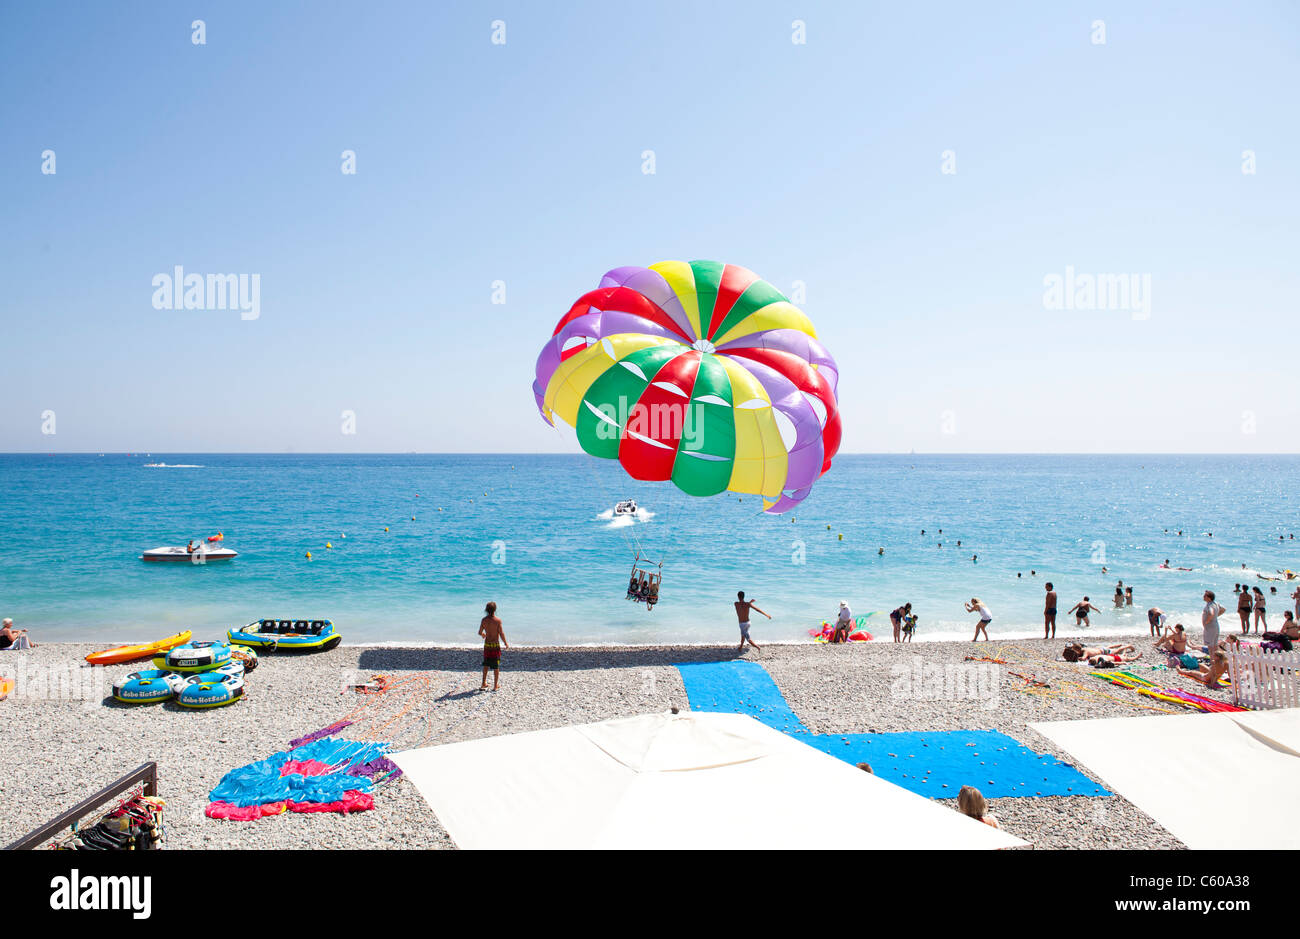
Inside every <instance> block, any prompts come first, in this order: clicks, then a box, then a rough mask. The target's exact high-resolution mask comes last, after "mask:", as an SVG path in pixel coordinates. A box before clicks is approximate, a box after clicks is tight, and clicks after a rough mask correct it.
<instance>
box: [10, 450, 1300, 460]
mask: <svg viewBox="0 0 1300 939" xmlns="http://www.w3.org/2000/svg"><path fill="white" fill-rule="evenodd" d="M0 456H561V457H567V456H575V457H576V456H590V454H588V453H586V452H585V451H582V450H578V451H574V452H567V453H566V452H557V451H553V450H364V451H354V450H0ZM847 456H903V457H906V456H1243V457H1248V456H1261V457H1263V456H1300V451H1270V452H1267V453H1254V452H1252V453H1245V452H1241V451H1227V450H1224V451H1204V450H1199V451H1198V450H1146V451H1140V450H1097V451H1091V452H1087V451H1078V450H929V451H917V450H912V451H902V450H859V451H855V452H841V453H837V454H836V455H835V459H838V458H840V457H847ZM593 459H600V458H598V457H593Z"/></svg>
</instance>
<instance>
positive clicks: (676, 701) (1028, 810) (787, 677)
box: [0, 636, 1227, 849]
mask: <svg viewBox="0 0 1300 939" xmlns="http://www.w3.org/2000/svg"><path fill="white" fill-rule="evenodd" d="M756 638H758V639H759V640H760V641H761V636H756ZM1063 644H1064V643H1063V642H1062V641H1060V640H1054V641H1050V642H1046V641H1043V640H1018V641H1016V642H1014V643H998V642H996V641H994V642H987V643H986V642H980V643H978V644H973V643H968V642H967V643H959V642H916V643H911V644H898V645H896V644H892V643H889V642H885V643H881V642H878V641H877V642H870V643H853V644H849V645H841V646H828V645H822V644H815V643H800V644H786V645H781V644H772V645H764V646H763V648H762V649H761V650H754V649H750V650H747V651H746V652H745V653H744V654H743V655H738V654H737V652H736V648H735V646H730V645H728V646H612V647H567V648H564V647H513V648H511V649H510V650H508V651H507V652H506V653H505V659H504V667H503V669H502V673H501V689H500V690H499V691H497V692H490V691H489V692H482V691H479V690H478V686H479V680H480V672H479V669H478V665H479V656H478V651H477V650H476V649H471V648H464V647H456V648H452V647H421V648H406V647H400V648H399V647H387V646H342V647H340V648H337V649H335V650H333V651H331V652H328V653H322V654H316V655H309V656H299V657H290V656H285V655H267V656H263V657H262V660H261V662H260V664H259V666H258V668H257V669H256V670H255V671H253V672H251V673H250V674H249V675H248V677H247V693H246V696H245V697H244V699H243V700H241V701H239V702H238V703H236V704H233V705H230V706H227V707H223V708H216V709H212V710H207V711H189V710H185V709H183V708H180V707H178V706H175V705H174V704H170V703H168V704H162V705H150V706H146V705H125V704H119V703H118V702H116V701H114V700H113V699H112V698H111V696H109V687H108V685H109V682H110V681H111V680H112V679H114V678H119V677H121V676H122V675H124V674H125V673H126V672H128V671H131V670H133V669H135V668H146V667H148V664H147V663H138V664H136V665H134V666H116V667H113V668H108V669H103V670H98V675H97V676H95V678H94V679H93V682H98V681H100V680H102V682H103V686H102V688H100V689H99V693H98V694H95V693H93V692H90V691H87V692H86V693H83V694H81V695H80V697H79V698H77V699H69V698H68V697H67V696H66V695H59V694H51V693H49V692H48V691H46V692H44V693H24V691H23V683H24V677H23V676H24V675H26V676H29V677H28V678H27V679H26V680H27V681H28V682H29V683H30V682H34V681H35V679H34V678H32V677H30V676H41V675H44V676H59V675H67V674H69V673H72V672H76V673H77V674H78V675H79V676H80V678H81V679H82V681H81V684H83V685H89V684H90V683H91V682H87V681H85V680H84V679H85V673H86V670H84V669H81V668H80V666H81V665H82V664H83V658H84V656H85V655H86V654H87V653H88V652H91V651H94V649H95V648H96V647H92V646H90V645H85V644H72V643H47V644H42V645H40V646H39V648H37V649H34V650H31V651H28V652H21V653H11V654H6V656H5V657H4V658H3V659H0V667H3V668H4V672H3V673H4V674H6V675H10V676H13V675H15V674H17V675H18V678H19V687H18V689H17V690H16V691H15V693H14V694H13V695H11V697H10V698H9V700H6V701H3V702H0V726H2V727H3V730H2V731H0V762H2V763H3V765H4V766H5V767H6V771H5V773H4V774H3V776H2V777H0V844H7V843H9V842H10V841H12V840H14V839H15V838H17V837H19V836H21V835H22V834H24V833H25V832H27V831H29V830H31V829H33V828H35V827H37V826H38V825H40V824H41V823H43V822H45V821H46V820H48V819H50V818H52V817H54V816H55V815H57V814H58V813H59V812H60V811H62V810H64V809H66V808H69V807H71V806H72V805H73V804H75V803H76V802H78V801H79V800H80V799H82V798H84V797H85V796H86V795H89V794H90V793H91V792H93V791H95V790H97V789H99V788H101V787H102V786H104V785H106V784H107V783H109V782H111V781H112V780H114V779H116V778H118V777H119V776H122V775H124V774H125V773H127V772H129V771H130V770H132V769H134V768H135V767H136V766H138V765H139V764H141V763H144V762H146V761H150V760H154V761H157V763H158V772H159V785H160V795H161V796H162V797H163V798H164V799H166V801H167V813H166V827H167V831H166V847H168V848H171V849H186V848H188V849H193V848H199V849H230V848H247V849H261V848H296V849H356V848H411V849H422V848H453V847H455V845H454V844H453V842H452V841H451V839H450V837H449V836H448V835H447V833H446V832H445V831H444V830H443V828H442V826H441V825H440V824H439V822H438V820H437V818H436V817H435V816H434V815H433V813H432V812H431V811H430V810H429V809H428V807H427V806H426V805H425V803H424V801H423V799H422V798H421V796H420V794H419V793H418V792H417V791H416V789H415V787H414V786H413V785H412V784H410V783H409V782H407V781H406V780H404V779H397V780H394V781H393V782H391V783H389V784H386V785H384V786H382V787H381V788H380V789H379V790H378V792H377V793H376V796H375V808H374V809H373V810H371V811H365V812H358V813H353V814H350V815H347V816H342V815H336V814H330V813H319V814H286V815H281V816H275V817H270V818H265V819H262V820H260V821H257V822H229V821H218V820H214V819H210V818H207V817H205V815H204V809H205V808H206V807H207V804H208V792H209V791H210V790H211V789H212V787H213V786H215V785H216V784H217V782H218V781H219V780H220V779H221V777H222V776H223V775H224V774H225V773H227V772H228V771H230V770H231V769H233V768H235V767H238V766H242V765H244V764H246V763H249V762H252V761H255V760H261V759H264V758H266V757H267V756H269V755H271V754H272V753H274V752H275V751H277V750H283V749H285V748H286V747H287V745H288V742H289V741H290V740H292V739H295V738H298V737H301V736H303V735H305V734H308V733H311V732H313V731H315V730H318V729H320V728H323V727H325V726H327V725H330V724H332V723H334V722H335V721H338V720H340V719H342V718H345V717H349V716H351V717H352V718H353V719H355V720H356V724H355V725H354V726H353V727H352V728H349V730H347V731H345V732H344V733H343V734H342V736H344V737H348V736H350V735H353V736H357V737H368V739H385V740H388V739H391V740H392V742H393V743H394V749H395V750H401V749H409V748H413V747H417V746H431V745H436V744H440V743H452V742H456V741H461V740H471V739H476V738H480V737H488V736H494V735H498V734H512V733H520V732H525V731H532V730H543V729H549V728H554V727H561V726H565V725H568V724H578V723H587V722H593V721H600V720H605V719H609V718H615V717H626V716H632V715H636V714H644V713H649V712H655V711H663V710H666V709H668V708H670V707H677V708H680V709H682V710H687V709H689V703H688V701H687V696H686V692H685V688H684V686H683V683H682V679H681V675H680V673H679V672H678V671H677V669H676V668H675V667H674V665H675V664H676V663H685V662H717V661H731V660H734V659H737V658H744V659H747V660H750V661H755V662H758V663H760V664H762V665H763V667H764V668H765V669H766V670H767V672H768V673H769V674H770V675H771V677H772V678H773V680H774V681H775V683H776V684H777V686H778V687H779V689H780V691H781V692H782V693H783V694H784V696H785V698H786V701H787V703H788V704H789V706H790V707H791V708H792V709H793V710H794V712H795V713H796V715H797V716H798V717H799V718H800V719H801V720H802V721H803V723H804V724H805V725H806V726H807V727H808V728H809V729H810V730H811V731H813V732H814V733H820V734H836V733H840V734H844V733H865V732H895V731H922V730H936V731H937V730H958V729H968V730H975V729H992V730H998V731H1001V732H1003V733H1005V734H1008V735H1009V736H1011V737H1014V738H1015V739H1016V740H1018V741H1020V742H1021V743H1023V744H1025V745H1027V746H1029V747H1030V748H1032V749H1033V750H1035V751H1037V752H1040V753H1050V754H1053V755H1055V756H1057V757H1058V758H1060V759H1062V760H1065V761H1067V762H1069V757H1068V756H1067V755H1066V754H1064V753H1061V752H1057V751H1056V750H1054V748H1053V744H1052V743H1051V742H1049V741H1048V740H1046V739H1045V738H1044V737H1042V736H1041V735H1039V734H1037V733H1035V732H1034V731H1033V730H1032V729H1031V728H1030V727H1028V724H1029V723H1030V722H1034V721H1059V720H1078V719H1085V718H1101V717H1124V716H1137V715H1149V714H1152V713H1157V710H1158V709H1152V708H1151V707H1150V706H1149V705H1147V706H1144V705H1143V704H1142V703H1141V702H1144V701H1145V699H1142V698H1140V697H1139V696H1137V695H1136V694H1135V693H1134V692H1132V691H1128V690H1126V689H1122V688H1112V687H1111V686H1109V685H1107V684H1105V683H1103V682H1100V681H1096V680H1095V679H1092V678H1090V677H1089V676H1088V675H1087V674H1086V673H1087V672H1088V671H1090V669H1089V667H1088V666H1086V665H1070V664H1067V663H1065V662H1063V661H1061V660H1060V651H1061V647H1062V646H1063ZM101 647H102V646H101ZM1139 648H1140V649H1143V651H1144V657H1143V662H1144V663H1145V662H1150V663H1160V662H1162V661H1163V657H1162V656H1158V655H1156V654H1154V653H1153V652H1151V651H1150V650H1149V648H1147V644H1139ZM967 656H976V657H990V658H998V659H1002V660H1004V662H1006V663H1011V664H997V663H990V662H983V661H975V662H969V661H967ZM972 665H974V666H978V667H981V668H984V669H986V670H987V672H986V673H985V674H986V676H987V679H986V681H985V684H983V685H981V689H980V694H979V696H978V697H971V696H968V695H962V694H957V695H938V696H928V697H927V696H921V695H918V694H915V693H908V694H900V693H899V690H898V687H897V682H896V680H895V679H896V677H897V676H898V675H899V674H900V669H924V668H938V669H944V668H949V667H952V666H961V667H970V666H972ZM1013 673H1018V674H1013ZM1149 674H1152V675H1154V674H1156V672H1151V673H1149ZM1158 674H1159V676H1160V677H1159V679H1158V680H1160V681H1162V682H1167V684H1168V685H1170V686H1177V687H1183V688H1187V689H1188V690H1196V691H1200V692H1204V688H1202V687H1200V686H1198V685H1196V684H1195V683H1194V682H1190V681H1188V680H1186V679H1183V678H1181V677H1180V676H1178V675H1176V674H1175V673H1174V672H1172V671H1170V670H1163V669H1162V670H1159V672H1158ZM378 675H385V676H388V677H389V679H390V680H392V681H402V682H403V685H402V687H403V688H405V689H407V691H406V693H405V695H404V697H403V698H402V699H401V707H400V708H397V707H394V706H393V702H391V701H385V700H382V699H384V698H385V697H386V696H384V695H362V694H359V693H358V692H356V691H355V690H351V689H348V688H346V686H347V685H349V684H354V683H357V682H366V681H369V680H371V679H372V678H373V677H374V676H378ZM1027 679H1032V680H1033V681H1040V682H1046V684H1047V686H1048V687H1047V688H1043V687H1042V686H1039V685H1034V684H1032V683H1031V681H1029V680H1027ZM46 680H47V682H48V683H50V684H53V682H49V679H48V678H47V679H46ZM96 687H98V685H96ZM28 691H29V692H32V691H39V688H35V686H33V687H29V689H28ZM1210 696H1212V697H1216V698H1220V699H1224V700H1226V699H1227V695H1226V694H1225V693H1224V692H1221V691H1215V692H1210ZM1170 713H1183V714H1185V713H1189V712H1187V711H1184V710H1181V709H1180V710H1178V711H1176V712H1174V711H1171V712H1170ZM1079 769H1080V770H1081V771H1083V772H1084V773H1085V774H1087V770H1086V769H1084V768H1083V767H1079ZM978 782H979V781H978V780H972V784H975V785H978ZM1098 782H1101V781H1100V780H1098ZM954 795H955V793H954ZM945 801H948V800H945ZM949 804H953V805H955V800H951V801H949ZM989 804H990V810H991V811H992V812H993V813H994V814H995V815H996V816H997V817H998V818H999V819H1000V821H1001V824H1002V827H1003V828H1004V829H1005V830H1007V831H1008V832H1010V833H1011V834H1013V835H1016V836H1017V837H1019V838H1021V839H1023V840H1025V841H1026V842H1029V843H1030V844H1032V845H1033V846H1035V847H1038V848H1084V849H1095V848H1126V849H1131V848H1148V849H1168V848H1180V847H1182V845H1181V843H1180V842H1179V841H1178V840H1177V839H1175V838H1174V837H1173V836H1172V835H1170V834H1169V833H1168V832H1166V831H1164V830H1163V829H1162V828H1160V826H1159V825H1157V824H1156V823H1155V822H1154V821H1152V820H1151V819H1150V818H1149V817H1147V816H1146V815H1144V814H1143V813H1141V812H1140V811H1138V810H1137V809H1136V808H1135V807H1134V806H1133V805H1131V804H1130V803H1128V802H1126V801H1125V800H1124V799H1123V798H1121V797H1119V796H1111V797H1104V798H1094V797H1090V796H1065V797H1061V796H1053V797H1043V798H1034V797H1027V798H1005V799H991V800H990V802H989ZM756 808H757V809H759V810H760V811H761V806H759V807H756ZM827 810H828V812H834V811H844V810H851V809H843V808H840V809H837V808H836V807H835V806H833V805H828V807H827ZM864 847H867V846H864Z"/></svg>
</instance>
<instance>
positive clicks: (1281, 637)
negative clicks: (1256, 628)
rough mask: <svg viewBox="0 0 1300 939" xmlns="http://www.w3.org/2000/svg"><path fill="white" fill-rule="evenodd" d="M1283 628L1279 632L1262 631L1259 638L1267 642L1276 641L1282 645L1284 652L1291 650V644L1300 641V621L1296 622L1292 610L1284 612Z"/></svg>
mask: <svg viewBox="0 0 1300 939" xmlns="http://www.w3.org/2000/svg"><path fill="white" fill-rule="evenodd" d="M1282 617H1283V618H1282V628H1281V629H1280V630H1278V631H1277V632H1266V633H1262V634H1261V635H1260V637H1259V638H1261V639H1263V640H1264V641H1265V642H1275V643H1277V644H1278V645H1279V646H1281V647H1282V651H1283V652H1290V651H1291V644H1292V643H1294V642H1300V623H1297V622H1296V619H1295V615H1294V614H1293V613H1292V612H1291V611H1290V610H1285V611H1283V613H1282Z"/></svg>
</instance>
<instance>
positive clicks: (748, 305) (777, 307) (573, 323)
mask: <svg viewBox="0 0 1300 939" xmlns="http://www.w3.org/2000/svg"><path fill="white" fill-rule="evenodd" d="M838 381H839V372H838V369H837V368H836V365H835V360H834V359H833V358H831V355H830V353H829V352H827V351H826V349H825V347H823V346H822V344H821V343H820V342H818V341H817V333H816V331H815V330H814V329H813V325H812V323H811V322H809V320H808V317H806V316H805V315H804V314H803V312H802V311H801V310H800V309H799V308H798V307H796V306H795V305H794V304H792V303H791V302H790V301H789V300H787V299H786V297H785V296H784V295H783V294H782V293H781V292H780V291H779V290H777V289H776V288H775V287H773V286H772V285H771V284H769V283H767V282H766V281H764V280H760V279H759V277H758V275H756V274H754V273H753V272H752V271H748V270H746V269H745V268H743V267H737V266H736V265H734V264H722V263H719V262H716V261H691V262H689V263H687V262H685V261H663V262H660V263H658V264H652V265H651V266H650V267H648V268H646V267H619V268H615V269H614V270H612V271H610V272H609V273H607V274H606V275H605V276H604V277H603V278H601V281H600V285H599V286H598V287H597V288H596V289H595V290H592V291H590V292H589V293H586V294H584V295H583V296H581V297H579V298H578V300H577V302H576V303H574V304H573V306H572V307H570V309H569V312H568V313H566V314H564V316H563V317H561V319H560V321H559V323H558V324H557V325H556V327H555V331H554V333H553V334H552V335H551V338H550V340H549V341H548V342H547V343H546V345H545V346H543V347H542V351H541V354H540V355H539V356H538V357H537V377H536V381H535V382H534V383H533V394H534V395H535V397H536V399H537V407H538V409H539V410H540V411H541V413H542V417H543V418H545V419H546V421H547V422H548V423H551V424H554V418H555V417H556V416H558V417H559V418H560V419H561V420H562V421H564V422H565V423H566V424H568V425H569V426H571V427H573V428H574V429H575V430H576V432H577V435H578V443H579V444H580V445H581V447H582V449H583V450H585V451H587V452H588V453H590V454H592V455H593V456H598V457H604V458H606V459H616V460H618V461H619V463H621V464H622V465H623V468H624V469H626V470H627V472H628V474H629V475H630V476H632V477H633V478H634V479H643V480H672V482H673V483H674V485H676V486H677V487H678V488H679V489H681V490H682V491H684V492H686V493H689V494H690V495H695V496H711V495H716V494H717V493H720V492H723V491H731V492H740V493H751V494H759V495H762V497H763V505H764V507H765V508H766V510H767V511H769V512H774V513H776V512H784V511H786V510H787V509H790V508H791V507H793V506H795V505H797V504H798V503H799V502H801V501H802V500H803V499H804V498H806V497H807V495H808V493H809V491H810V489H811V488H812V484H813V483H814V482H815V481H816V480H817V478H818V477H819V476H821V474H822V473H824V472H826V471H827V470H828V469H830V465H831V458H832V457H833V456H834V455H835V453H836V452H837V451H838V449H839V445H840V435H841V421H840V412H839V404H838V402H837V400H836V385H837V384H838Z"/></svg>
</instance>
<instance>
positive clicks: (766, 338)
mask: <svg viewBox="0 0 1300 939" xmlns="http://www.w3.org/2000/svg"><path fill="white" fill-rule="evenodd" d="M734 349H776V350H778V351H780V352H789V353H791V354H793V355H797V356H799V358H801V359H803V360H804V361H805V362H808V363H810V364H812V365H816V366H817V371H818V372H820V373H821V374H823V375H825V376H826V380H827V381H828V382H830V386H831V393H832V394H838V392H837V386H838V385H839V381H840V370H839V366H837V365H836V364H835V359H834V358H832V357H831V354H830V353H829V352H827V351H826V347H825V346H823V345H822V344H821V343H820V342H818V341H817V340H816V339H814V338H813V337H812V336H809V335H808V334H807V333H803V332H800V331H799V330H797V329H765V330H763V331H762V332H757V333H752V334H750V335H748V336H741V337H740V338H739V339H733V340H731V341H730V342H725V343H723V344H722V345H720V346H718V351H719V352H728V351H731V350H734Z"/></svg>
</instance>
